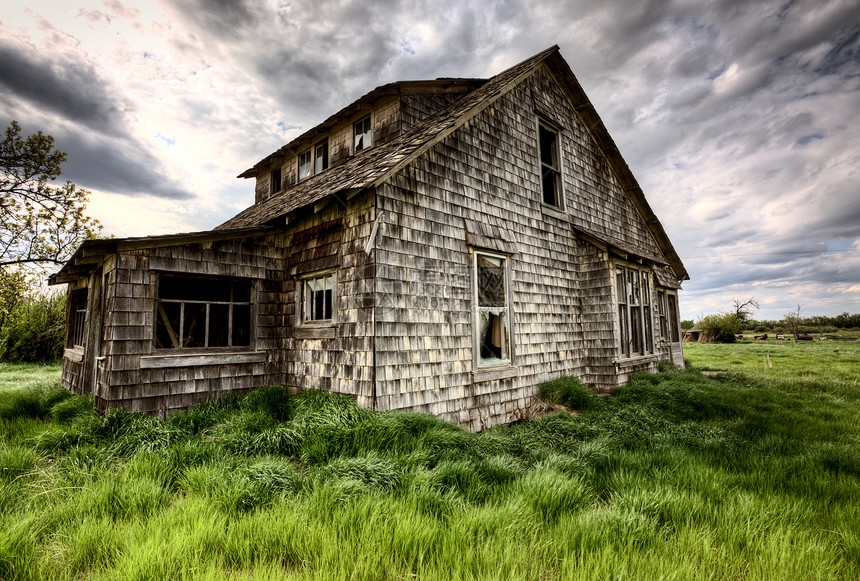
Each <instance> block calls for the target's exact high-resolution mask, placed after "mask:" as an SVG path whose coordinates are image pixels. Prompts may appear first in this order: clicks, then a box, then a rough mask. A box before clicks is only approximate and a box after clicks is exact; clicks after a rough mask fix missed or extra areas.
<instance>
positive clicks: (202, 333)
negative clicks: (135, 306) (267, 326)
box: [155, 275, 252, 349]
mask: <svg viewBox="0 0 860 581" xmlns="http://www.w3.org/2000/svg"><path fill="white" fill-rule="evenodd" d="M155 320H156V323H155V348H156V349H193V348H205V347H249V346H250V345H251V320H252V316H251V282H250V281H247V280H246V281H242V280H229V279H223V278H203V277H191V276H174V275H161V276H160V277H159V281H158V299H157V301H156V310H155Z"/></svg>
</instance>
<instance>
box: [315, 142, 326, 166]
mask: <svg viewBox="0 0 860 581" xmlns="http://www.w3.org/2000/svg"><path fill="white" fill-rule="evenodd" d="M324 169H328V141H324V142H322V143H319V144H317V146H316V147H315V148H314V173H315V174H317V173H320V172H321V171H323V170H324Z"/></svg>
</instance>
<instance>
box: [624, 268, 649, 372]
mask: <svg viewBox="0 0 860 581" xmlns="http://www.w3.org/2000/svg"><path fill="white" fill-rule="evenodd" d="M650 277H651V273H650V271H648V270H641V269H639V268H634V267H631V266H620V265H619V266H616V267H615V291H616V296H617V298H618V327H619V328H618V338H619V343H618V353H619V355H620V356H621V357H636V356H641V355H648V354H651V353H653V352H654V331H653V324H652V320H651V317H652V314H651V282H650V281H651V278H650Z"/></svg>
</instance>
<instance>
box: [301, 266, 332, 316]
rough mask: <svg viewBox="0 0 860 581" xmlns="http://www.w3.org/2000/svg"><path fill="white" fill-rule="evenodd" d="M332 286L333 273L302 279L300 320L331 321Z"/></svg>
mask: <svg viewBox="0 0 860 581" xmlns="http://www.w3.org/2000/svg"><path fill="white" fill-rule="evenodd" d="M334 286H335V283H334V273H330V274H325V275H322V276H315V277H313V278H306V279H304V280H303V283H302V295H303V307H302V322H305V323H308V322H313V321H331V318H332V311H333V308H334V302H333V299H334V297H333V292H334Z"/></svg>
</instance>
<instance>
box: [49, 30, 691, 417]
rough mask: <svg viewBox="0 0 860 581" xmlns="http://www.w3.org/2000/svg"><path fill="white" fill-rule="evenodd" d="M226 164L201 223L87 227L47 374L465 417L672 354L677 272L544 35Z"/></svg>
mask: <svg viewBox="0 0 860 581" xmlns="http://www.w3.org/2000/svg"><path fill="white" fill-rule="evenodd" d="M239 177H241V178H250V179H254V180H255V181H256V196H255V203H254V204H253V205H252V206H251V207H249V208H247V209H246V210H244V211H243V212H241V213H240V214H238V215H237V216H235V217H234V218H232V219H230V220H228V221H227V222H226V223H224V224H222V225H220V226H218V227H217V228H215V229H213V230H211V231H207V232H197V233H190V234H176V235H167V236H153V237H146V238H125V239H112V240H93V241H88V242H85V243H84V244H83V245H82V246H81V247H80V248H78V250H77V251H76V253H75V254H74V256H73V257H72V258H71V259H70V260H69V261H68V263H67V264H66V265H65V266H64V267H63V268H62V270H60V271H59V272H58V273H57V274H55V275H54V276H53V277H52V279H51V282H52V283H53V284H60V283H68V297H69V300H68V305H69V312H68V325H67V327H68V332H67V346H66V350H65V354H64V361H63V374H62V381H63V385H64V386H66V387H67V388H68V389H71V390H74V391H76V392H84V393H92V394H93V396H94V398H95V401H96V402H97V404H98V405H99V406H100V407H102V408H112V407H119V406H121V407H125V408H128V409H133V410H139V411H143V412H148V413H160V414H165V413H167V412H169V411H170V410H174V409H181V408H187V407H189V406H191V405H193V404H195V403H197V402H199V401H201V400H204V399H208V398H212V397H214V396H217V395H219V394H222V393H225V392H230V391H237V390H238V391H242V390H249V389H251V388H254V387H257V386H261V385H275V384H281V385H285V386H290V387H293V388H324V389H328V390H331V391H332V392H337V393H342V394H348V395H350V396H353V397H355V398H356V399H357V401H358V403H359V404H360V405H363V406H367V407H370V408H374V409H380V410H390V409H401V410H412V411H423V412H430V413H433V414H436V415H437V416H440V417H442V418H446V419H448V420H451V421H453V422H457V423H459V424H461V425H465V426H467V427H469V428H471V429H474V430H479V429H482V428H485V427H487V426H490V425H493V424H498V423H505V422H510V421H514V420H516V419H518V418H521V417H523V416H524V414H526V413H527V410H528V409H529V406H530V405H531V404H532V402H533V400H534V397H535V395H536V393H537V389H538V384H539V383H541V382H542V381H545V380H547V379H550V378H555V377H558V376H561V375H565V374H567V375H573V376H576V377H578V378H580V379H581V380H582V381H583V382H585V383H586V384H588V385H590V386H592V387H593V389H595V390H599V391H606V390H611V389H612V388H613V387H614V386H617V385H619V384H621V383H623V382H624V381H626V379H627V377H628V375H629V374H630V373H632V372H634V371H640V370H656V368H657V365H658V362H659V361H660V360H663V359H668V360H670V361H672V362H673V363H675V364H676V365H683V354H682V350H681V349H682V346H681V339H680V328H679V324H678V321H679V318H678V294H677V293H678V289H679V288H680V284H679V283H680V281H682V280H686V279H687V278H688V277H687V272H686V270H685V269H684V266H683V264H682V263H681V260H680V259H679V257H678V255H677V254H676V252H675V250H674V249H673V247H672V245H671V243H670V241H669V239H668V237H667V236H666V233H665V232H664V230H663V227H662V226H661V224H660V222H659V221H658V219H657V217H656V216H655V215H654V213H653V211H652V210H651V208H650V206H649V205H648V203H647V202H646V200H645V197H644V195H643V193H642V190H641V188H640V187H639V185H638V183H637V182H636V179H635V178H634V177H633V175H632V173H631V172H630V169H629V168H628V166H627V164H626V163H625V162H624V160H623V159H622V157H621V155H620V153H619V151H618V149H617V148H616V146H615V144H614V143H613V141H612V138H611V137H610V136H609V134H608V133H607V131H606V128H605V127H604V125H603V123H602V121H601V120H600V118H599V117H598V115H597V113H596V111H595V109H594V107H593V106H592V104H591V103H590V102H589V100H588V98H587V97H586V95H585V93H584V92H583V90H582V88H581V87H580V85H579V83H578V81H577V80H576V78H575V77H574V75H573V73H572V72H571V70H570V68H569V66H568V65H567V63H566V62H565V61H564V59H563V58H562V56H561V55H560V53H559V49H558V47H552V48H550V49H548V50H546V51H544V52H541V53H540V54H537V55H535V56H534V57H532V58H529V59H528V60H526V61H524V62H522V63H520V64H518V65H516V66H514V67H512V68H510V69H508V70H506V71H504V72H502V73H499V74H498V75H496V76H494V77H492V78H490V79H458V78H442V79H436V80H433V81H406V82H396V83H391V84H388V85H384V86H382V87H379V88H377V89H374V90H373V91H371V92H370V93H368V94H367V95H365V96H363V97H361V98H360V99H358V100H357V101H356V102H354V103H352V104H351V105H349V106H347V107H346V108H344V109H342V110H341V111H338V112H337V113H335V114H334V115H333V116H331V117H329V118H328V119H327V120H325V121H324V122H323V123H321V124H320V125H318V126H316V127H314V128H313V129H311V130H310V131H307V132H306V133H304V134H303V135H301V136H300V137H298V138H296V139H295V140H293V141H292V142H290V143H289V144H287V145H285V146H284V147H282V148H280V149H279V150H277V151H275V152H274V153H272V154H271V155H269V156H267V157H266V158H265V159H263V160H261V161H260V162H259V163H257V164H256V165H254V166H253V167H252V168H250V169H248V170H246V171H245V172H243V173H242V174H241V175H240V176H239Z"/></svg>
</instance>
